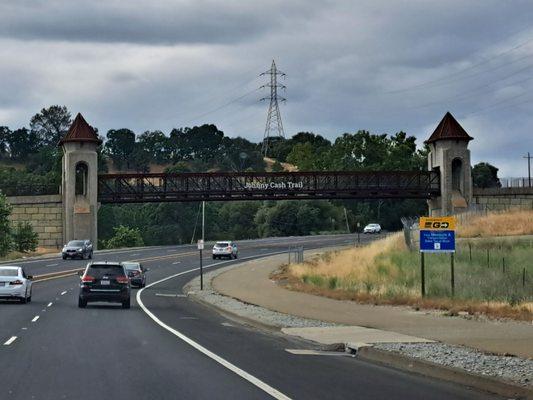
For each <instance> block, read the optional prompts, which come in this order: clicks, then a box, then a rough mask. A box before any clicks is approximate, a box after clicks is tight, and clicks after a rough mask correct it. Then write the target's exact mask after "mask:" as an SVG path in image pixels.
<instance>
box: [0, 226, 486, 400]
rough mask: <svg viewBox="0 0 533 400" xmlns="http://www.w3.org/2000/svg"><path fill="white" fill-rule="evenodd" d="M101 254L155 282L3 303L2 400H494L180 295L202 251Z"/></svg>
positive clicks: (70, 263)
mask: <svg viewBox="0 0 533 400" xmlns="http://www.w3.org/2000/svg"><path fill="white" fill-rule="evenodd" d="M355 240H356V237H355V236H353V235H336V236H323V237H322V236H320V237H317V236H315V237H298V238H275V239H264V240H252V241H243V242H239V243H238V244H239V245H240V248H239V252H240V254H239V259H238V260H233V261H219V260H216V261H215V260H212V259H211V254H210V249H209V248H208V249H207V251H204V265H205V266H206V268H207V269H214V268H217V267H222V266H227V265H228V264H230V263H236V262H242V261H243V260H246V259H251V258H256V257H261V256H265V255H268V254H271V253H276V252H283V251H286V250H287V248H288V246H290V245H292V246H296V245H302V246H304V248H305V249H311V248H319V247H325V246H336V245H342V244H348V243H353V242H354V241H355ZM362 240H364V241H366V240H370V238H368V237H362ZM94 260H109V261H113V260H120V261H125V260H140V261H142V262H143V264H144V265H145V266H146V267H148V268H150V271H149V272H148V283H149V284H150V283H156V284H154V285H151V286H149V287H147V288H145V289H144V290H143V291H142V292H141V293H140V295H139V296H138V295H137V294H138V289H134V290H133V291H132V308H131V309H130V310H123V309H122V308H121V307H120V305H109V304H105V303H96V304H89V306H88V307H87V308H86V309H79V308H78V307H77V296H78V282H79V277H78V276H69V277H64V278H59V279H52V280H46V281H42V282H36V283H35V284H34V289H33V301H32V302H31V303H29V304H18V303H11V302H0V321H1V324H0V363H1V365H2V368H1V369H0V399H2V400H3V399H6V400H18V399H20V400H28V399H36V400H39V399H124V400H133V399H154V400H155V399H157V400H161V399H268V398H279V399H284V398H294V399H487V398H491V397H490V396H489V395H487V394H486V393H480V392H476V391H473V390H470V389H468V388H464V387H460V386H457V385H455V384H450V383H446V382H443V381H438V380H434V379H429V378H425V377H423V376H419V375H414V374H409V373H406V372H402V371H399V370H395V369H391V368H386V367H383V366H380V365H375V364H371V363H368V362H364V361H361V360H358V359H357V358H352V357H347V356H342V355H339V356H309V355H294V354H291V353H288V352H287V351H285V349H297V348H301V349H309V348H312V344H310V343H308V342H305V341H300V340H297V339H293V338H288V337H286V336H284V335H282V334H280V333H277V332H273V331H266V330H260V329H258V328H255V327H251V326H249V325H243V324H241V323H239V322H236V321H235V320H232V319H227V318H225V317H223V316H221V315H220V314H218V313H217V312H215V311H214V310H213V309H211V308H209V307H206V306H204V305H202V304H199V303H197V302H195V301H192V300H190V299H189V298H187V297H186V296H183V293H182V287H183V286H184V285H185V284H186V283H187V282H189V281H190V280H191V279H192V278H194V277H195V276H196V275H197V274H198V270H197V268H198V266H199V257H198V251H197V250H196V249H195V247H194V246H173V247H157V248H145V249H129V250H117V251H111V252H98V253H95V257H94ZM87 262H88V261H83V260H75V261H74V260H67V261H63V260H61V259H60V257H57V258H47V259H43V260H28V261H24V262H18V263H10V264H15V265H23V266H24V267H25V269H26V271H27V273H29V274H32V275H40V274H45V273H49V272H57V271H62V270H67V269H75V268H80V267H83V266H84V265H86V263H87ZM169 277H171V278H169ZM166 278H169V279H166ZM158 281H161V282H160V283H157V282H158ZM165 294H166V295H168V294H172V295H178V296H176V297H168V296H164V295H165ZM162 295H163V296H162ZM138 299H139V300H140V302H141V303H142V304H139V302H138V301H137V300H138Z"/></svg>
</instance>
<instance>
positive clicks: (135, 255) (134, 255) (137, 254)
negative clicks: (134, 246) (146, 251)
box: [131, 253, 141, 257]
mask: <svg viewBox="0 0 533 400" xmlns="http://www.w3.org/2000/svg"><path fill="white" fill-rule="evenodd" d="M140 255H141V254H140V253H135V254H132V255H131V256H132V257H137V256H140Z"/></svg>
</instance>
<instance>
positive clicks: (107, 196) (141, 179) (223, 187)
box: [98, 171, 440, 203]
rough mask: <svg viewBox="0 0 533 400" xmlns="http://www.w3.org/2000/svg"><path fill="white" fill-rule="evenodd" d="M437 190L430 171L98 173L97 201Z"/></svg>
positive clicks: (382, 195) (396, 194)
mask: <svg viewBox="0 0 533 400" xmlns="http://www.w3.org/2000/svg"><path fill="white" fill-rule="evenodd" d="M439 195H440V177H439V174H438V173H436V172H428V171H405V172H403V171H379V172H364V171H357V172H354V171H341V172H335V171H333V172H328V171H324V172H211V173H178V174H150V173H146V174H105V175H99V176H98V201H99V202H101V203H146V202H180V201H183V202H185V201H201V200H205V201H231V200H309V199H371V198H376V199H391V198H404V199H405V198H412V199H430V198H433V197H438V196H439Z"/></svg>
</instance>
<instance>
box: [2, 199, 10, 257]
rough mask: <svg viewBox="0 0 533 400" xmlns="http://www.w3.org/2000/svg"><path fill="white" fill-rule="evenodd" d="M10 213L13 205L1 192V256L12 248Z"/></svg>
mask: <svg viewBox="0 0 533 400" xmlns="http://www.w3.org/2000/svg"><path fill="white" fill-rule="evenodd" d="M10 214H11V206H10V205H9V204H8V203H7V200H6V196H4V195H3V194H2V193H0V257H4V256H5V255H6V254H7V253H8V252H9V250H10V248H11V225H10V224H9V219H8V217H9V215H10Z"/></svg>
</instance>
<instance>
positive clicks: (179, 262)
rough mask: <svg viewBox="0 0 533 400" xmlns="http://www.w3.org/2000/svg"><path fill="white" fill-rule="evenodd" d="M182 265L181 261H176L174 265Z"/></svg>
mask: <svg viewBox="0 0 533 400" xmlns="http://www.w3.org/2000/svg"><path fill="white" fill-rule="evenodd" d="M176 264H181V261H174V262H173V263H172V265H176Z"/></svg>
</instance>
